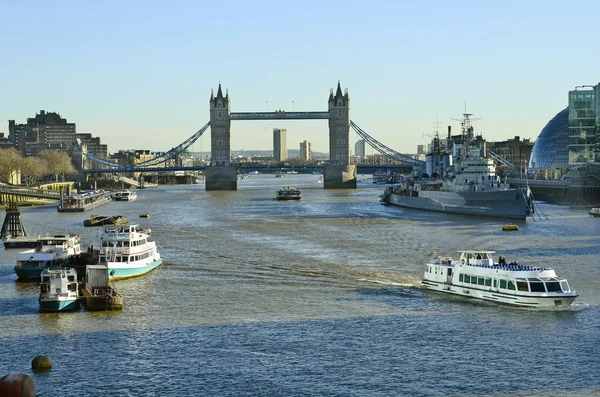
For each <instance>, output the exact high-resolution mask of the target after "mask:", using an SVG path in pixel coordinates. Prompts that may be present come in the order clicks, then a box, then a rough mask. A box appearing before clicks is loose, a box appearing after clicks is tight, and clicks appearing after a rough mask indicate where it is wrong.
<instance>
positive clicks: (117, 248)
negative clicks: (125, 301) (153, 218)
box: [100, 224, 162, 280]
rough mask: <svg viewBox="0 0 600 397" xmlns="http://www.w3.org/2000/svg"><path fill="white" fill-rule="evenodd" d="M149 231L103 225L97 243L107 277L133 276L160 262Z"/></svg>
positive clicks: (126, 226) (139, 274) (145, 271)
mask: <svg viewBox="0 0 600 397" xmlns="http://www.w3.org/2000/svg"><path fill="white" fill-rule="evenodd" d="M149 237H150V230H149V229H148V230H145V229H142V228H141V227H140V226H138V225H133V224H131V225H110V226H105V227H104V232H103V234H102V238H101V242H100V264H101V265H106V266H107V267H108V271H109V277H110V279H111V280H119V279H124V278H129V277H137V276H141V275H143V274H146V273H148V272H149V271H151V270H152V269H154V268H156V267H157V266H159V265H160V264H161V263H162V259H161V257H160V253H159V252H158V249H157V248H156V242H155V241H148V238H149Z"/></svg>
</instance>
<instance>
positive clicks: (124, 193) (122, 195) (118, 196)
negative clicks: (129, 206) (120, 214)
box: [111, 190, 137, 201]
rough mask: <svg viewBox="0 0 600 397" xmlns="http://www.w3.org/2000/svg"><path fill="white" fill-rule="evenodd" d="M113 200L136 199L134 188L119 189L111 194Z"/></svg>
mask: <svg viewBox="0 0 600 397" xmlns="http://www.w3.org/2000/svg"><path fill="white" fill-rule="evenodd" d="M111 197H112V199H113V200H114V201H133V200H135V199H137V193H136V191H135V190H119V191H118V192H114V193H113V194H112V195H111Z"/></svg>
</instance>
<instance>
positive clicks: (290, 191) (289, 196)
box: [275, 186, 302, 200]
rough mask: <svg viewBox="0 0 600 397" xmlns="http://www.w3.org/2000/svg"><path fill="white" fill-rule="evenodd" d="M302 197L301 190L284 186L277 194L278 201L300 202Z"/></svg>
mask: <svg viewBox="0 0 600 397" xmlns="http://www.w3.org/2000/svg"><path fill="white" fill-rule="evenodd" d="M301 197H302V194H301V192H300V190H299V189H296V188H294V187H290V186H283V187H282V188H281V189H278V190H277V192H276V194H275V198H276V199H277V200H300V198H301Z"/></svg>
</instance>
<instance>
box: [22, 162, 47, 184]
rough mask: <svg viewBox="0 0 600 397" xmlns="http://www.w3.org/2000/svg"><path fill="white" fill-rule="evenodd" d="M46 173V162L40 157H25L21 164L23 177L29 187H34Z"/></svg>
mask: <svg viewBox="0 0 600 397" xmlns="http://www.w3.org/2000/svg"><path fill="white" fill-rule="evenodd" d="M45 173H46V162H45V161H44V160H42V159H41V158H39V157H25V158H24V159H23V161H22V162H21V175H22V177H23V179H24V180H25V184H26V185H27V186H32V185H33V184H34V183H35V182H36V181H37V180H38V179H39V178H41V177H42V176H44V174H45Z"/></svg>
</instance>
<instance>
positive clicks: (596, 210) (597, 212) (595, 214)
mask: <svg viewBox="0 0 600 397" xmlns="http://www.w3.org/2000/svg"><path fill="white" fill-rule="evenodd" d="M589 214H590V216H591V217H592V218H597V217H599V216H600V208H592V209H591V210H590V212H589Z"/></svg>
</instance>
